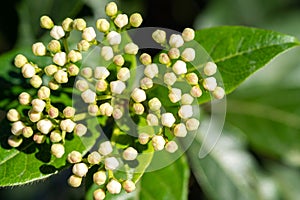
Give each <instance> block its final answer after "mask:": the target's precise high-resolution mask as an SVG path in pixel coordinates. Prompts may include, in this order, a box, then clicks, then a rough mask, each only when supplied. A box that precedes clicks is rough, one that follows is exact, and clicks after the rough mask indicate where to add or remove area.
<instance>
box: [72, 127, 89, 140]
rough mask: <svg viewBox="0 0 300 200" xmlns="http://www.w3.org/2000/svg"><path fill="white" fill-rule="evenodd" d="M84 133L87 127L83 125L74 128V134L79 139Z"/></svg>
mask: <svg viewBox="0 0 300 200" xmlns="http://www.w3.org/2000/svg"><path fill="white" fill-rule="evenodd" d="M86 132H87V127H86V126H85V125H83V124H77V125H76V126H75V128H74V133H75V134H76V135H78V136H79V137H82V136H84V135H85V134H86Z"/></svg>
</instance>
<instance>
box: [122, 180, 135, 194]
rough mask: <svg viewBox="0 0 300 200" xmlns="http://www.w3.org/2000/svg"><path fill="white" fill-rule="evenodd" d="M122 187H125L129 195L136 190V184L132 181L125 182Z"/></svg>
mask: <svg viewBox="0 0 300 200" xmlns="http://www.w3.org/2000/svg"><path fill="white" fill-rule="evenodd" d="M122 186H123V188H124V190H125V191H126V192H128V193H130V192H133V191H134V190H135V188H136V187H135V184H134V182H133V181H131V180H126V181H124V182H123V184H122Z"/></svg>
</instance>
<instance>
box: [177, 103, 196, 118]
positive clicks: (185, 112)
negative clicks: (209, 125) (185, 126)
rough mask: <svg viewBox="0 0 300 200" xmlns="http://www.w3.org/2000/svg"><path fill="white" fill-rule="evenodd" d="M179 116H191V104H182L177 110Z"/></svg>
mask: <svg viewBox="0 0 300 200" xmlns="http://www.w3.org/2000/svg"><path fill="white" fill-rule="evenodd" d="M178 115H179V117H181V118H182V119H188V118H190V117H191V116H193V107H192V106H191V105H182V106H181V107H180V109H179V111H178Z"/></svg>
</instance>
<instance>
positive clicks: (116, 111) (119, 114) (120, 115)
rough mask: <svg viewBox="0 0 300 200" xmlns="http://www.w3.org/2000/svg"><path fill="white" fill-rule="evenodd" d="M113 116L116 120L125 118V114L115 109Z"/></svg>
mask: <svg viewBox="0 0 300 200" xmlns="http://www.w3.org/2000/svg"><path fill="white" fill-rule="evenodd" d="M112 116H113V118H114V119H121V117H122V116H123V112H122V110H120V109H119V108H114V111H113V114H112Z"/></svg>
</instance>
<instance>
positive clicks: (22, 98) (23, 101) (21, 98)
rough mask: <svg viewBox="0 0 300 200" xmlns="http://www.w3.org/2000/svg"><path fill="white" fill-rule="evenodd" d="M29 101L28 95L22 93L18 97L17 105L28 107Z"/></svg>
mask: <svg viewBox="0 0 300 200" xmlns="http://www.w3.org/2000/svg"><path fill="white" fill-rule="evenodd" d="M30 101H31V97H30V94H28V93H27V92H22V93H21V94H20V95H19V103H20V104H21V105H28V104H29V103H30Z"/></svg>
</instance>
